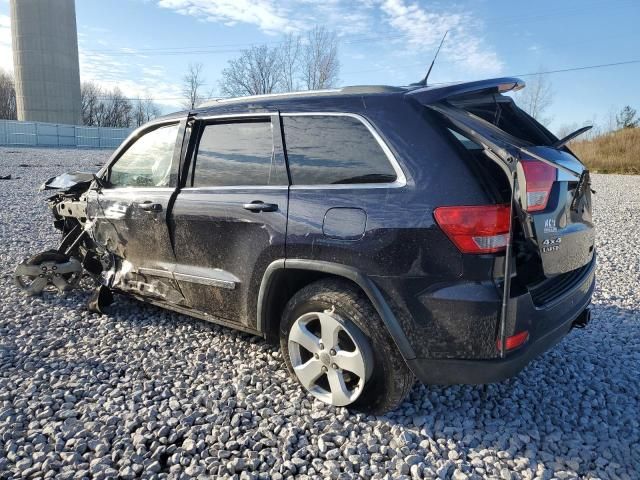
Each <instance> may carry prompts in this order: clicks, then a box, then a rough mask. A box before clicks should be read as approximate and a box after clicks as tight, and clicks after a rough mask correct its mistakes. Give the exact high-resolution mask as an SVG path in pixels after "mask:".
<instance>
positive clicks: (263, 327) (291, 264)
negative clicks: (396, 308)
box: [256, 259, 416, 360]
mask: <svg viewBox="0 0 640 480" xmlns="http://www.w3.org/2000/svg"><path fill="white" fill-rule="evenodd" d="M327 277H337V278H343V279H346V280H348V281H350V282H352V283H354V284H356V285H357V286H358V287H359V288H360V289H361V290H362V291H363V292H364V293H365V295H366V296H367V297H368V298H369V301H370V302H371V304H372V305H373V307H374V309H375V310H376V312H377V313H378V315H380V318H381V319H382V321H383V323H384V325H385V326H386V328H387V331H388V332H389V334H390V335H391V338H392V339H393V341H394V343H395V344H396V346H397V347H398V350H399V351H400V354H401V355H402V356H403V357H404V359H405V360H410V359H413V358H415V356H416V355H415V353H414V351H413V348H412V347H411V345H410V343H409V341H408V339H407V337H406V335H405V333H404V331H403V329H402V327H401V326H400V323H399V322H398V320H397V318H396V316H395V315H394V313H393V312H392V310H391V308H390V307H389V304H388V302H387V301H386V300H385V298H384V296H383V294H382V292H381V291H380V289H379V288H378V287H377V286H376V284H375V283H374V282H373V281H372V280H371V279H370V278H369V277H368V276H366V275H364V274H363V273H362V272H360V271H359V270H357V269H355V268H353V267H349V266H346V265H343V264H338V263H332V262H325V261H320V260H306V259H286V260H284V259H280V260H276V261H274V262H272V263H271V264H269V266H268V267H267V268H266V270H265V273H264V275H263V277H262V282H261V283H260V291H259V293H258V302H257V316H256V320H257V322H256V328H257V330H258V331H259V332H260V333H261V334H262V335H263V336H265V337H266V338H267V339H274V336H276V337H277V335H278V333H277V332H278V327H279V325H280V315H281V313H282V309H283V308H284V305H285V304H286V302H287V301H288V300H289V298H290V297H291V295H290V293H291V292H290V288H289V287H288V285H290V284H291V282H292V281H294V282H295V291H297V290H299V289H300V288H302V287H304V286H306V285H308V284H309V283H311V282H313V281H316V280H320V279H322V278H327Z"/></svg>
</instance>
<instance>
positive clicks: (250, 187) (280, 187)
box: [180, 185, 289, 192]
mask: <svg viewBox="0 0 640 480" xmlns="http://www.w3.org/2000/svg"><path fill="white" fill-rule="evenodd" d="M288 188H289V185H220V186H217V187H216V186H210V187H185V188H181V189H180V192H199V191H213V192H216V191H218V190H286V189H288Z"/></svg>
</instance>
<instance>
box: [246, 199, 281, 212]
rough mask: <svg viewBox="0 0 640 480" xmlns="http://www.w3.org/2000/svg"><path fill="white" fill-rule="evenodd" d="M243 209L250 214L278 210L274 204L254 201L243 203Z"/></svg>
mask: <svg viewBox="0 0 640 480" xmlns="http://www.w3.org/2000/svg"><path fill="white" fill-rule="evenodd" d="M243 208H244V209H245V210H249V211H250V212H275V211H276V210H278V205H276V204H275V203H264V202H263V201H261V200H254V201H253V202H251V203H245V204H244V205H243Z"/></svg>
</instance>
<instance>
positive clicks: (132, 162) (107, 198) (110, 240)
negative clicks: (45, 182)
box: [87, 122, 184, 304]
mask: <svg viewBox="0 0 640 480" xmlns="http://www.w3.org/2000/svg"><path fill="white" fill-rule="evenodd" d="M183 130H184V129H183V128H181V125H180V124H179V123H178V122H174V123H170V124H161V125H155V126H152V127H150V128H149V129H148V130H147V131H144V132H143V133H142V134H141V135H140V136H137V138H134V139H132V140H131V141H130V143H129V145H126V146H125V147H124V148H123V149H122V150H121V151H120V152H118V154H117V155H116V157H115V158H114V160H113V161H112V162H111V164H110V165H109V167H108V168H107V169H106V170H105V171H104V172H103V174H102V177H103V179H104V180H106V183H107V186H106V187H105V188H102V189H99V190H92V191H91V192H90V194H89V201H88V204H87V214H88V217H89V219H90V221H92V222H94V223H93V228H92V230H91V233H92V236H93V238H94V240H95V241H96V242H97V243H98V244H99V245H101V246H102V247H104V248H105V249H106V250H107V251H108V252H109V253H111V254H112V259H113V265H112V268H111V269H110V270H109V274H110V278H109V279H108V284H109V285H110V286H111V287H113V288H115V289H118V290H121V291H124V292H128V293H133V294H137V295H141V296H144V297H147V298H152V299H155V300H158V301H166V302H170V303H177V304H182V303H184V302H183V297H182V295H181V294H180V293H179V289H178V288H177V285H176V283H175V281H174V280H173V277H172V273H171V271H172V269H173V266H174V263H175V257H174V255H173V250H172V247H171V241H170V238H169V231H168V227H167V211H168V207H169V204H170V199H171V197H172V195H173V194H174V192H175V189H176V187H177V177H178V175H177V171H178V162H179V158H180V154H179V152H180V148H181V144H182V134H181V132H182V131H183Z"/></svg>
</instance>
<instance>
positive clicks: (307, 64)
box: [301, 27, 340, 90]
mask: <svg viewBox="0 0 640 480" xmlns="http://www.w3.org/2000/svg"><path fill="white" fill-rule="evenodd" d="M301 69H302V78H303V81H304V83H305V86H306V87H307V89H309V90H318V89H321V88H329V87H333V86H335V85H336V84H337V83H338V74H339V72H340V60H338V37H337V35H336V34H335V32H332V31H330V30H327V29H326V28H325V27H315V28H314V29H313V30H311V31H310V32H309V33H308V34H307V42H306V43H305V45H304V49H303V54H302V59H301Z"/></svg>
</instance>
